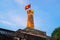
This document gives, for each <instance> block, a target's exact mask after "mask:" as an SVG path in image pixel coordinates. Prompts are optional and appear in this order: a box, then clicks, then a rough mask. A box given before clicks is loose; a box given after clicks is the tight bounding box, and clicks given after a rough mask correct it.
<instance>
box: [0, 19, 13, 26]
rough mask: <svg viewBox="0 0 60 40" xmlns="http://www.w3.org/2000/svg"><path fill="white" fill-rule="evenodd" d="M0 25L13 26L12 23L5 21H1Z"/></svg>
mask: <svg viewBox="0 0 60 40" xmlns="http://www.w3.org/2000/svg"><path fill="white" fill-rule="evenodd" d="M0 24H5V25H9V26H11V25H12V23H10V22H8V21H4V20H0Z"/></svg>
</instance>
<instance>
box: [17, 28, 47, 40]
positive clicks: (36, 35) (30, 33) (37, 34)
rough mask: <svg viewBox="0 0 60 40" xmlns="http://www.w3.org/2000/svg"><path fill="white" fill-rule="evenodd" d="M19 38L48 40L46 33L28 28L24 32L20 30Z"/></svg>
mask: <svg viewBox="0 0 60 40" xmlns="http://www.w3.org/2000/svg"><path fill="white" fill-rule="evenodd" d="M17 32H18V37H20V38H21V39H24V40H46V39H47V36H46V32H43V31H39V30H36V29H30V28H26V29H24V30H21V29H20V30H18V31H17Z"/></svg>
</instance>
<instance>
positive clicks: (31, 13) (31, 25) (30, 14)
mask: <svg viewBox="0 0 60 40" xmlns="http://www.w3.org/2000/svg"><path fill="white" fill-rule="evenodd" d="M27 14H28V21H27V28H30V29H34V17H33V16H34V11H33V10H28V11H27Z"/></svg>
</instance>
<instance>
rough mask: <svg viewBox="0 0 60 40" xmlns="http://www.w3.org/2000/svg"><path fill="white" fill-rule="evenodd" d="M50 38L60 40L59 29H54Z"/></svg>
mask: <svg viewBox="0 0 60 40" xmlns="http://www.w3.org/2000/svg"><path fill="white" fill-rule="evenodd" d="M51 36H52V37H53V38H54V40H60V27H58V28H56V29H55V30H54V31H53V33H52V35H51Z"/></svg>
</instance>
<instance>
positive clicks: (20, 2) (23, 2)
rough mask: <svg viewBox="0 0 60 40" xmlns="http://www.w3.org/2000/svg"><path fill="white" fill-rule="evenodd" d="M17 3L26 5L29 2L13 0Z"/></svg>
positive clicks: (27, 0) (26, 0)
mask: <svg viewBox="0 0 60 40" xmlns="http://www.w3.org/2000/svg"><path fill="white" fill-rule="evenodd" d="M14 1H15V2H16V3H17V4H22V5H26V4H28V3H29V0H14Z"/></svg>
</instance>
